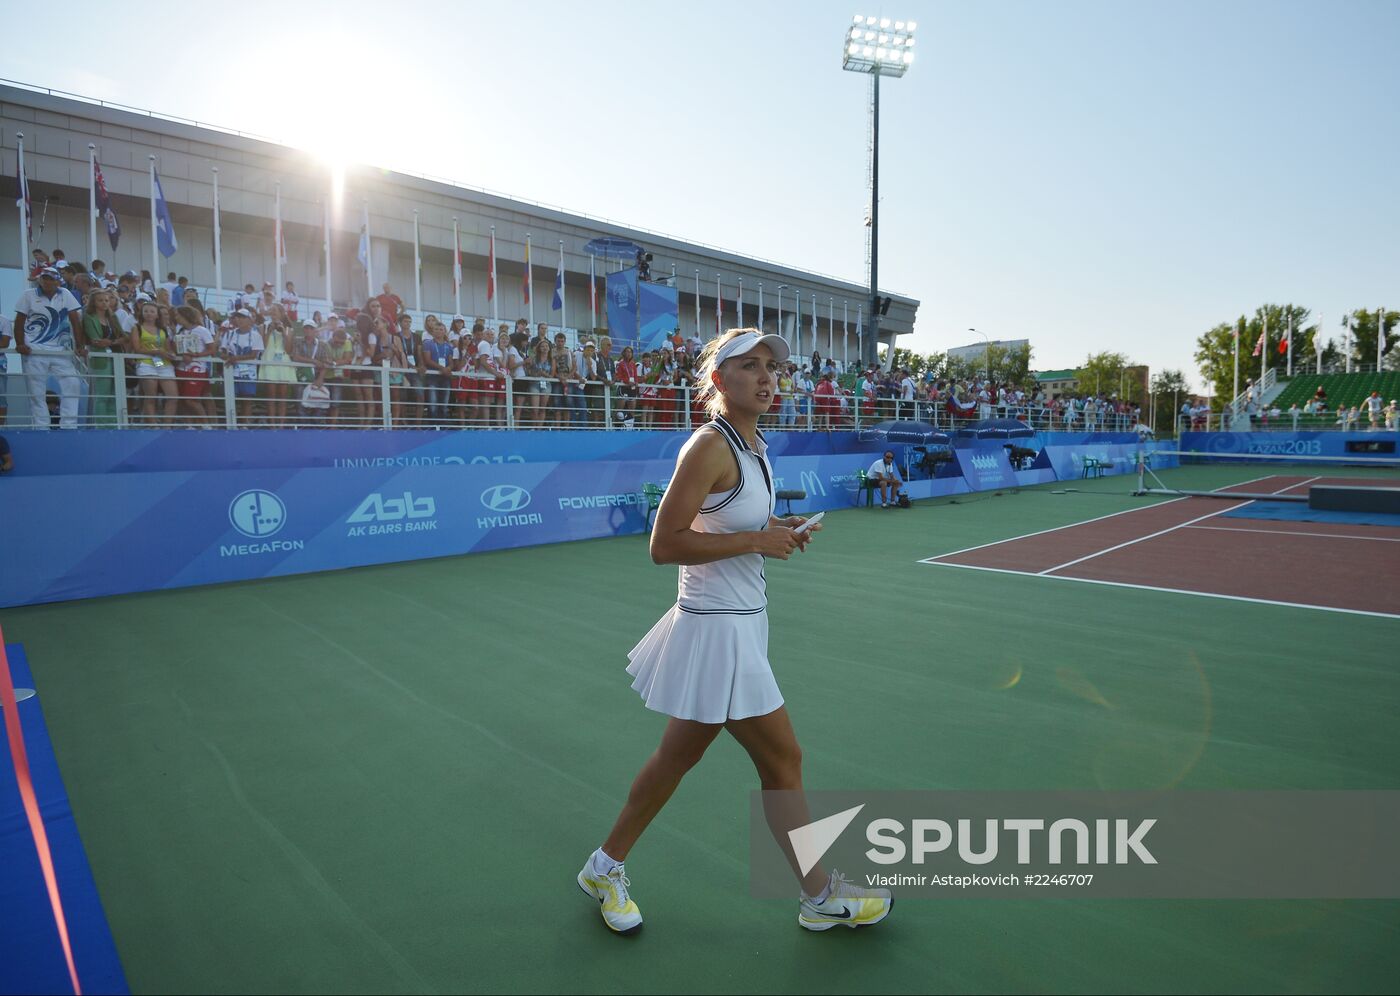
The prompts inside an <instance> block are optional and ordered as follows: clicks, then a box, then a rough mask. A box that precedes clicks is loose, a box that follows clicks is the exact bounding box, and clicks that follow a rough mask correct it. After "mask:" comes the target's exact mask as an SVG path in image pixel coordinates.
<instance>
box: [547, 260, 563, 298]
mask: <svg viewBox="0 0 1400 996" xmlns="http://www.w3.org/2000/svg"><path fill="white" fill-rule="evenodd" d="M550 307H551V308H552V309H553V310H555V311H558V310H559V309H560V308H562V307H564V251H563V250H562V249H561V250H560V251H559V272H558V273H556V274H554V303H553V304H552V305H550Z"/></svg>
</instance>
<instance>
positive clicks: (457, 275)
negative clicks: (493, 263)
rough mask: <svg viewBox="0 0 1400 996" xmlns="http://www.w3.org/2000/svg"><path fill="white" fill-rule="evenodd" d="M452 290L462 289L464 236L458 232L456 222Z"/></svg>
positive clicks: (454, 228)
mask: <svg viewBox="0 0 1400 996" xmlns="http://www.w3.org/2000/svg"><path fill="white" fill-rule="evenodd" d="M452 243H453V244H452V290H453V291H454V292H456V291H460V290H461V289H462V236H461V235H460V234H459V233H458V231H457V223H456V220H455V219H454V220H453V223H452Z"/></svg>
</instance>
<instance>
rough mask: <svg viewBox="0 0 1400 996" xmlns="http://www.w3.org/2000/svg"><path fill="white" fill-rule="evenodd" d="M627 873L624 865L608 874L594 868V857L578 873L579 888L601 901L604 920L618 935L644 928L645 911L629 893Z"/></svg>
mask: <svg viewBox="0 0 1400 996" xmlns="http://www.w3.org/2000/svg"><path fill="white" fill-rule="evenodd" d="M631 884H632V883H631V882H630V881H628V879H627V874H626V872H624V870H623V867H622V865H614V866H613V869H612V871H610V872H608V873H607V874H606V875H599V874H598V873H597V872H595V871H594V870H593V858H592V857H591V856H590V857H589V859H588V863H587V864H585V865H584V866H583V871H581V872H579V873H578V887H579V888H580V889H582V890H583V891H584V892H585V893H587V894H588V895H590V896H592V897H593V898H594V899H596V900H598V903H599V905H600V906H601V907H602V913H603V922H604V923H606V924H607V925H608V929H609V930H611V931H613V932H615V933H618V934H635V933H636V932H637V931H639V930H641V929H642V911H641V910H639V909H637V904H636V903H634V902H632V897H631V896H629V895H628V894H627V887H628V886H630V885H631Z"/></svg>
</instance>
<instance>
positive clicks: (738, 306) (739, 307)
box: [734, 277, 744, 328]
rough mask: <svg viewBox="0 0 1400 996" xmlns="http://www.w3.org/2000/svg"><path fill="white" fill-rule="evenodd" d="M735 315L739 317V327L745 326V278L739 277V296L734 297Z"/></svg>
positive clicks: (737, 325) (737, 323) (737, 324)
mask: <svg viewBox="0 0 1400 996" xmlns="http://www.w3.org/2000/svg"><path fill="white" fill-rule="evenodd" d="M734 315H735V317H736V318H737V319H738V321H737V322H736V323H735V325H736V327H737V328H743V327H744V278H743V277H740V278H739V296H738V297H736V298H735V299H734Z"/></svg>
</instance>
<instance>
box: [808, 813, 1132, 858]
mask: <svg viewBox="0 0 1400 996" xmlns="http://www.w3.org/2000/svg"><path fill="white" fill-rule="evenodd" d="M864 808H865V805H864V804H861V805H859V806H856V807H854V808H852V809H847V810H844V811H843V812H840V813H836V814H834V815H832V816H828V817H826V818H825V819H821V820H816V821H815V822H812V823H808V824H807V825H805V826H800V827H798V828H797V829H795V830H789V831H788V839H789V840H790V841H791V842H792V850H793V853H794V854H795V855H796V857H797V863H798V866H799V867H800V868H801V869H802V874H803V875H806V874H807V873H808V872H809V871H811V870H812V869H813V868H814V867H816V865H817V862H819V861H820V860H821V859H822V856H823V855H824V854H826V852H827V851H828V850H830V849H831V846H832V845H833V844H835V843H836V841H837V839H838V838H839V837H840V836H841V834H842V833H844V832H845V830H846V828H847V827H848V826H850V825H851V823H852V821H854V820H855V818H856V816H858V815H859V814H860V811H861V810H862V809H864ZM974 823H976V824H979V825H978V826H977V827H976V828H975V829H974V827H973V824H974ZM1091 823H1092V829H1091V828H1090V824H1091ZM1156 825H1157V821H1156V820H1155V819H1146V820H1139V821H1138V822H1137V825H1136V826H1135V827H1134V826H1132V825H1131V824H1130V823H1129V822H1128V821H1127V820H1122V819H1115V820H1105V819H1096V820H1077V819H1069V818H1062V819H1057V820H1054V821H1052V822H1050V823H1049V825H1048V827H1047V823H1046V821H1045V820H1037V819H1011V820H953V821H951V822H950V821H948V820H912V821H911V822H910V825H909V827H908V828H906V827H905V825H904V824H903V823H901V822H900V821H899V820H892V819H876V820H871V821H870V822H869V823H867V824H866V827H865V839H866V841H867V843H869V844H871V845H872V846H871V847H870V849H869V850H867V851H866V852H865V857H866V858H867V859H868V860H870V861H873V862H875V863H876V864H881V865H893V864H899V863H900V862H902V861H905V860H906V859H907V860H908V861H909V862H910V863H912V864H916V865H921V864H923V863H924V860H925V859H926V858H927V856H928V855H930V854H938V853H941V852H944V851H949V852H950V853H956V854H957V856H958V858H959V859H960V860H961V861H963V862H965V863H967V864H971V865H984V864H988V863H990V862H992V861H995V860H996V856H997V853H998V850H999V837H1000V835H1001V833H1008V834H1014V836H1015V849H1016V863H1017V864H1018V865H1028V864H1032V863H1036V860H1037V858H1038V857H1039V855H1034V854H1033V852H1036V851H1039V850H1040V849H1041V848H1044V851H1045V859H1046V860H1048V861H1049V863H1050V864H1052V865H1059V864H1062V863H1069V864H1078V865H1088V864H1098V865H1107V864H1119V865H1124V864H1128V863H1129V860H1130V858H1136V859H1137V860H1138V861H1139V862H1140V863H1142V864H1145V865H1155V864H1156V863H1157V858H1156V856H1155V855H1153V853H1152V852H1151V851H1149V850H1148V849H1147V846H1146V845H1145V844H1144V843H1143V838H1144V837H1146V836H1147V833H1148V831H1150V830H1151V829H1152V828H1153V827H1154V826H1156ZM1037 834H1040V835H1043V836H1040V837H1039V838H1037V836H1036V835H1037ZM906 835H907V836H908V837H909V838H910V839H909V841H908V843H906V842H905V840H904V838H905V836H906ZM975 838H980V839H975ZM1091 842H1092V843H1093V856H1092V857H1090V853H1089V852H1090V843H1091ZM979 844H980V849H978V845H979ZM1070 852H1072V853H1073V857H1070Z"/></svg>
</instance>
